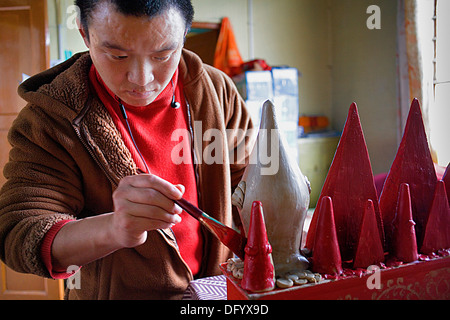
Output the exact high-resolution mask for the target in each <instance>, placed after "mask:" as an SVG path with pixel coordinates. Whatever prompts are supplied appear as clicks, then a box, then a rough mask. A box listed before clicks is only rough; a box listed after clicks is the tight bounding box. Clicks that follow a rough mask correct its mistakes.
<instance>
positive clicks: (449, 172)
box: [442, 163, 450, 205]
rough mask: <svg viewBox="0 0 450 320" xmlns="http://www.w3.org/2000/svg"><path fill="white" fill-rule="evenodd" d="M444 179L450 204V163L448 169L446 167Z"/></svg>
mask: <svg viewBox="0 0 450 320" xmlns="http://www.w3.org/2000/svg"><path fill="white" fill-rule="evenodd" d="M442 181H444V184H445V190H446V191H447V200H448V204H449V205H450V163H449V164H448V165H447V169H445V172H444V176H443V177H442Z"/></svg>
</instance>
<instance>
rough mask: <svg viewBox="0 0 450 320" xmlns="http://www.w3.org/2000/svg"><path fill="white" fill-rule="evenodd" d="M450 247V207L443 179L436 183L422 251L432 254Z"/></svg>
mask: <svg viewBox="0 0 450 320" xmlns="http://www.w3.org/2000/svg"><path fill="white" fill-rule="evenodd" d="M448 248H450V207H449V204H448V200H447V195H446V191H445V185H444V182H443V181H442V180H440V181H438V182H437V184H436V191H435V193H434V199H433V203H432V205H431V209H430V214H429V216H428V222H427V226H426V229H425V235H424V238H423V243H422V247H421V248H420V252H422V253H425V254H431V253H433V252H436V251H437V250H441V249H448Z"/></svg>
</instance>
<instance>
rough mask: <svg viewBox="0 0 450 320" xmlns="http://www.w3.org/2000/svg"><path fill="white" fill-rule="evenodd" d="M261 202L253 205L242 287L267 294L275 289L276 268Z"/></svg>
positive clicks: (255, 202)
mask: <svg viewBox="0 0 450 320" xmlns="http://www.w3.org/2000/svg"><path fill="white" fill-rule="evenodd" d="M271 253H272V246H271V245H270V244H269V241H268V238H267V232H266V225H265V222H264V215H263V207H262V203H261V202H260V201H254V202H253V203H252V211H251V216H250V226H249V230H248V239H247V245H246V246H245V261H244V275H243V278H242V282H241V287H242V288H243V289H245V290H248V291H252V292H265V291H270V290H272V289H274V288H275V268H274V266H273V260H272V254H271Z"/></svg>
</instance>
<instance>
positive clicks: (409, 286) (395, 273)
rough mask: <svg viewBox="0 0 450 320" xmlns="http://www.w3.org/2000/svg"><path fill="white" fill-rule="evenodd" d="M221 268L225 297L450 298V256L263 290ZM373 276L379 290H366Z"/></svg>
mask: <svg viewBox="0 0 450 320" xmlns="http://www.w3.org/2000/svg"><path fill="white" fill-rule="evenodd" d="M220 269H221V270H222V272H223V274H224V275H225V276H226V278H227V299H228V300H335V299H343V300H353V299H360V300H450V256H447V257H440V258H435V259H432V260H429V261H416V262H413V263H409V264H405V265H401V266H399V267H390V268H386V269H380V270H379V273H378V274H377V275H376V274H375V273H371V274H365V275H364V276H361V277H359V276H348V277H345V278H342V279H339V280H324V281H323V282H320V283H318V284H306V285H303V286H294V287H291V288H288V289H275V290H273V291H271V292H266V293H250V292H247V291H245V290H244V289H242V288H241V286H240V281H241V280H239V279H236V278H234V277H233V275H232V274H231V273H230V272H228V271H227V265H226V263H224V264H222V265H221V266H220ZM376 276H379V278H378V279H379V280H380V281H379V289H377V288H373V289H369V287H368V285H367V282H369V286H371V287H373V285H376V284H377V283H376V282H375V280H376V279H375V277H376ZM370 277H371V278H370Z"/></svg>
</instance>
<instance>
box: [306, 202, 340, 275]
mask: <svg viewBox="0 0 450 320" xmlns="http://www.w3.org/2000/svg"><path fill="white" fill-rule="evenodd" d="M318 214H319V217H318V224H317V232H316V237H315V240H314V246H313V251H312V270H313V271H314V272H319V273H324V274H333V275H339V274H341V273H342V260H341V253H340V250H339V244H338V240H337V235H336V227H335V224H334V213H333V202H332V200H331V198H330V197H323V198H322V200H321V206H320V211H319V212H318Z"/></svg>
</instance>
